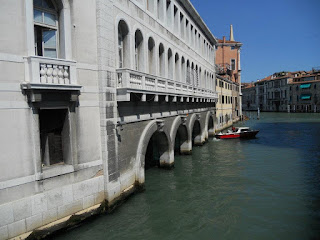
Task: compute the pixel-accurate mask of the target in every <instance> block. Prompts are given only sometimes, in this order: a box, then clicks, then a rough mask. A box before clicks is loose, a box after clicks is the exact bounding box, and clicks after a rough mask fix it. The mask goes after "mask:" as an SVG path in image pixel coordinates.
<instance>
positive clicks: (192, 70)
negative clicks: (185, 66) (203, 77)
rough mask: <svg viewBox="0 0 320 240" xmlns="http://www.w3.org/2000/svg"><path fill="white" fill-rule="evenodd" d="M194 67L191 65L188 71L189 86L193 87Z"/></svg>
mask: <svg viewBox="0 0 320 240" xmlns="http://www.w3.org/2000/svg"><path fill="white" fill-rule="evenodd" d="M194 77H195V76H194V65H193V63H191V69H190V84H192V85H194Z"/></svg>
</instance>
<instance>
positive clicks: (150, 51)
mask: <svg viewBox="0 0 320 240" xmlns="http://www.w3.org/2000/svg"><path fill="white" fill-rule="evenodd" d="M154 46H155V43H154V40H153V38H152V37H150V38H149V39H148V63H149V66H148V70H149V73H150V74H156V67H155V66H156V65H155V63H156V61H155V53H154V50H155V49H154Z"/></svg>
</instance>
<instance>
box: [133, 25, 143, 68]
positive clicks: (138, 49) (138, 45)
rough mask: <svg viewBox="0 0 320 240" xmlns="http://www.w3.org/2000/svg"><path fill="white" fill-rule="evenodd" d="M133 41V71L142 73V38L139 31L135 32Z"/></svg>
mask: <svg viewBox="0 0 320 240" xmlns="http://www.w3.org/2000/svg"><path fill="white" fill-rule="evenodd" d="M134 41H135V44H134V45H135V51H134V54H135V55H134V56H135V69H136V70H137V71H143V70H144V69H143V67H144V59H143V52H144V51H143V36H142V33H141V31H140V30H137V31H136V33H135V35H134Z"/></svg>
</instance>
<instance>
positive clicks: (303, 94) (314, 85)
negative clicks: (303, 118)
mask: <svg viewBox="0 0 320 240" xmlns="http://www.w3.org/2000/svg"><path fill="white" fill-rule="evenodd" d="M319 75H320V74H319V70H318V69H317V68H314V69H313V70H312V71H310V72H306V71H296V72H277V73H274V74H272V75H270V76H268V77H266V78H264V79H261V80H258V81H257V82H255V83H254V86H251V87H248V88H243V90H242V92H243V100H244V104H243V110H257V109H258V108H259V109H260V110H261V111H272V112H318V111H319V101H318V96H319V88H318V85H319V80H320V77H319ZM253 98H255V100H254V101H253ZM253 102H254V104H252V103H253Z"/></svg>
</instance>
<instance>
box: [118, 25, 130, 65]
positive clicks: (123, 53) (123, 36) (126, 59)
mask: <svg viewBox="0 0 320 240" xmlns="http://www.w3.org/2000/svg"><path fill="white" fill-rule="evenodd" d="M129 52H130V50H129V28H128V25H127V24H126V22H125V21H123V20H121V21H120V22H119V25H118V53H119V63H118V67H119V68H124V67H129V63H130V55H129Z"/></svg>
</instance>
